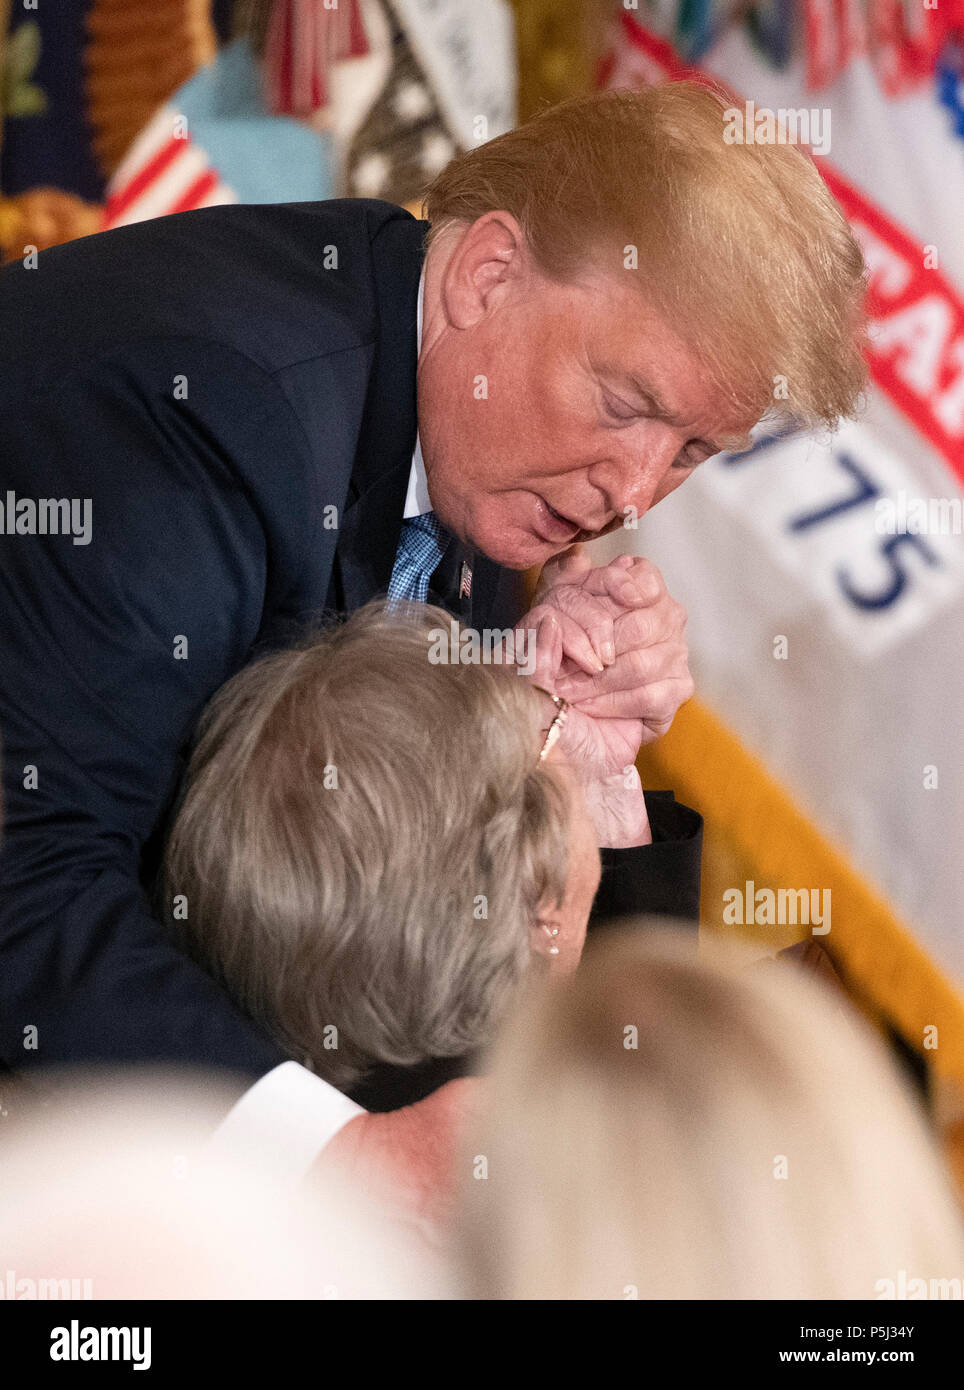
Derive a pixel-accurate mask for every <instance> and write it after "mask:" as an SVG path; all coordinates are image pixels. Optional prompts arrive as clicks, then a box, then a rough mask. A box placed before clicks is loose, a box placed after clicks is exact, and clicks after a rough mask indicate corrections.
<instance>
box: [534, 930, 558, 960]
mask: <svg viewBox="0 0 964 1390" xmlns="http://www.w3.org/2000/svg"><path fill="white" fill-rule="evenodd" d="M538 925H539V926H540V927H541V928H542V930H543V931H544V932H545V934H546V936H548V938H549V940H550V941H551V942H552V945H551V946H550V947H549V955H550V956H557V955H558V954H559V947H558V946H557V945H556V942H555V939H556V937H557V936H558V935H559V928H558V927H550V925H549V923H548V922H540V923H539V924H538Z"/></svg>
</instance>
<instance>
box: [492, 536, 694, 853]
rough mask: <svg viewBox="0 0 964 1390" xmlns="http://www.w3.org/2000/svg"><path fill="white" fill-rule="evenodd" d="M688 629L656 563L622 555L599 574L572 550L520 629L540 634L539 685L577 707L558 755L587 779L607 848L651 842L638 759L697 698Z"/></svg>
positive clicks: (548, 575) (589, 801) (545, 579)
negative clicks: (689, 701) (684, 706)
mask: <svg viewBox="0 0 964 1390" xmlns="http://www.w3.org/2000/svg"><path fill="white" fill-rule="evenodd" d="M685 624H686V613H685V611H684V609H683V608H682V606H681V605H680V604H678V603H676V602H675V600H674V599H672V598H670V596H669V594H668V593H667V591H666V586H665V584H664V583H663V577H662V575H661V574H660V572H659V570H658V569H656V567H655V566H654V565H652V564H650V562H649V561H648V560H644V559H642V558H634V557H633V556H630V555H622V556H620V557H619V558H618V559H616V560H614V561H613V562H612V563H611V564H609V565H602V566H599V567H597V568H595V569H594V568H593V567H592V565H591V563H590V561H589V558H588V556H587V554H586V553H585V551H584V550H583V548H582V547H581V546H573V547H571V548H570V550H568V551H566V552H564V553H563V554H562V555H560V556H557V557H556V559H555V560H553V561H551V562H550V563H549V564H548V565H547V566H546V568H545V569H544V570H543V574H542V581H541V583H540V586H539V590H538V592H537V594H536V604H535V606H534V608H533V609H532V610H531V612H530V613H529V614H528V615H527V616H526V617H525V618H524V619H523V620H522V622H521V623H520V625H519V626H520V628H528V629H530V630H534V631H535V632H536V662H535V670H534V672H533V675H532V677H531V679H532V681H533V683H534V684H535V685H537V686H541V687H542V688H543V689H545V690H549V691H552V692H553V693H555V694H558V695H563V696H565V698H566V699H567V700H569V701H570V704H571V708H570V712H569V718H568V720H567V721H566V724H565V726H564V728H563V733H562V737H561V739H560V741H559V745H558V748H559V756H560V757H561V758H562V759H563V760H564V761H565V762H567V763H568V764H569V765H570V767H571V768H572V769H573V771H574V772H575V774H576V776H577V778H578V779H579V782H580V784H581V786H582V790H583V795H584V798H585V801H586V805H587V807H588V809H589V812H590V814H591V816H592V818H593V821H594V823H595V826H596V831H597V834H598V836H599V844H600V846H604V845H606V846H612V847H615V848H623V847H627V846H631V845H640V844H648V843H650V841H651V834H650V830H649V821H648V817H647V814H646V808H645V800H644V798H643V791H642V787H641V785H640V781H639V776H638V774H637V772H636V768H635V761H636V756H637V754H638V752H639V749H640V747H641V746H642V744H644V743H650V742H652V741H653V740H654V739H656V738H658V737H659V736H660V734H662V733H665V732H666V730H667V729H668V728H669V726H670V724H671V723H672V722H673V717H674V715H675V714H676V711H677V709H678V708H679V706H680V705H681V704H682V703H683V701H684V700H687V699H689V697H690V695H692V693H693V682H692V679H691V677H690V673H689V665H688V658H687V648H686V642H685V640H684V638H683V628H684V626H685ZM547 713H550V714H551V711H547Z"/></svg>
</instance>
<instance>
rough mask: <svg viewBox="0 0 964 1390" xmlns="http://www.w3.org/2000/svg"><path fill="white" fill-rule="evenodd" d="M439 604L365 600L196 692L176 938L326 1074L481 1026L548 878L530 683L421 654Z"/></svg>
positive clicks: (463, 1035)
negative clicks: (198, 706)
mask: <svg viewBox="0 0 964 1390" xmlns="http://www.w3.org/2000/svg"><path fill="white" fill-rule="evenodd" d="M451 622H452V619H451V617H450V615H449V614H447V613H444V612H442V611H441V610H440V609H436V608H432V607H424V606H423V607H407V606H405V605H395V606H389V605H386V604H384V603H376V604H371V605H369V606H368V607H367V608H364V609H361V610H359V611H358V612H357V613H355V614H354V615H353V616H352V617H351V618H349V619H348V621H347V622H346V623H344V624H343V625H341V626H338V627H334V628H332V629H331V630H330V631H328V632H326V633H324V634H322V635H321V636H316V637H313V638H312V639H311V640H310V641H309V642H307V643H306V644H305V645H303V646H302V647H300V648H299V649H297V650H289V651H282V652H279V653H275V654H273V655H270V656H267V657H264V658H262V659H261V660H259V661H256V662H254V663H253V664H251V665H249V666H248V667H246V668H245V669H244V670H243V671H241V672H240V673H239V674H238V675H236V676H235V677H234V678H233V679H232V680H230V681H229V682H228V683H227V685H225V686H224V687H223V688H222V689H221V690H220V691H219V692H218V694H217V695H216V696H215V697H214V699H213V701H212V702H211V704H210V706H209V707H208V709H207V711H206V712H205V715H204V717H203V721H202V724H201V728H200V734H199V739H198V742H197V745H196V748H195V751H194V754H193V756H192V758H191V762H190V766H189V768H188V772H187V780H186V793H185V795H184V798H183V802H182V804H181V806H180V809H179V811H178V814H177V817H176V820H175V824H174V826H173V829H172V832H171V835H170V837H169V841H168V845H167V850H166V860H165V873H164V884H165V886H164V895H165V907H166V910H167V912H168V913H169V914H171V913H172V908H173V918H174V920H173V923H172V925H173V927H174V928H175V930H176V931H177V933H178V935H179V937H180V938H181V940H182V941H183V942H184V944H185V945H186V946H187V947H188V949H189V950H190V951H191V953H192V954H193V955H195V956H196V957H197V959H198V960H199V961H200V962H201V963H202V964H203V965H204V966H205V967H206V968H207V969H208V970H209V971H210V972H212V973H213V974H214V975H215V976H217V977H218V978H219V979H221V980H222V981H223V982H224V983H225V984H226V986H227V988H228V990H229V992H230V993H231V994H232V995H233V996H234V997H235V998H236V999H237V1000H238V1001H239V1002H240V1004H241V1005H242V1006H243V1007H244V1008H245V1009H246V1010H247V1011H248V1012H249V1013H250V1014H251V1015H252V1016H253V1017H254V1018H255V1019H257V1020H258V1021H260V1022H261V1023H262V1024H264V1025H265V1026H266V1027H267V1028H268V1029H269V1030H270V1031H271V1032H272V1033H274V1035H275V1036H276V1037H278V1038H279V1039H280V1041H281V1042H282V1043H283V1044H284V1045H285V1046H286V1047H287V1049H288V1050H289V1051H290V1053H291V1055H292V1056H294V1057H295V1058H296V1059H297V1060H299V1061H308V1062H309V1063H310V1064H311V1065H312V1066H313V1068H314V1070H315V1071H316V1072H317V1073H318V1074H319V1075H321V1076H324V1077H325V1078H326V1079H327V1080H329V1081H331V1082H332V1083H333V1084H334V1085H336V1086H339V1087H341V1088H342V1089H349V1088H350V1087H351V1086H352V1085H354V1084H355V1083H356V1082H358V1081H359V1080H360V1079H362V1077H363V1076H364V1075H365V1073H366V1071H367V1070H368V1069H369V1068H370V1067H371V1066H372V1065H373V1064H375V1063H388V1064H394V1065H411V1064H415V1063H418V1062H422V1061H425V1060H426V1059H428V1058H433V1057H450V1056H461V1055H463V1054H465V1053H470V1052H472V1051H474V1050H475V1049H477V1048H479V1047H481V1046H483V1045H484V1044H486V1043H487V1042H488V1041H489V1040H490V1038H491V1037H492V1035H493V1031H494V1029H495V1026H496V1023H497V1021H498V1019H499V1018H500V1016H501V1013H502V1010H503V1009H504V1008H505V1006H506V1004H507V1002H508V1000H509V999H510V998H511V996H512V992H513V990H514V987H515V985H516V983H517V982H518V981H519V980H520V978H521V977H522V975H523V973H524V971H525V968H526V965H527V964H528V960H529V932H530V927H531V925H532V923H533V922H534V920H535V917H536V914H537V909H538V906H539V904H540V902H541V901H542V900H543V899H544V898H548V899H550V900H556V899H559V898H561V896H562V893H563V889H564V886H565V879H566V866H567V859H568V827H569V792H568V789H567V787H566V785H565V784H564V783H563V781H562V780H561V779H560V775H559V773H558V771H557V770H554V769H553V768H552V767H551V766H549V765H547V764H546V763H540V762H539V761H538V757H537V755H538V750H539V723H540V719H541V711H540V706H539V699H538V696H537V695H536V693H535V691H534V690H533V688H532V687H531V686H530V685H529V683H528V682H527V681H526V680H525V679H524V678H523V677H522V676H520V675H519V674H517V673H516V671H515V669H514V668H513V667H510V666H506V665H461V664H437V665H433V664H432V663H431V662H430V660H429V652H430V650H431V646H432V644H431V641H430V634H431V633H432V632H433V630H436V629H441V630H442V631H444V632H445V633H446V634H448V632H449V629H450V624H451ZM175 898H177V899H179V900H180V904H181V912H180V915H179V914H178V907H177V903H175ZM185 909H186V912H187V916H186V918H184V910H185Z"/></svg>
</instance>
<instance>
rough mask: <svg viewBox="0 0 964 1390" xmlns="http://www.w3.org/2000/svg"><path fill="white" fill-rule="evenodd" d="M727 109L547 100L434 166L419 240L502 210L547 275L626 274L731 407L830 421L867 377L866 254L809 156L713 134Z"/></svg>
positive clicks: (675, 88) (673, 87)
mask: <svg viewBox="0 0 964 1390" xmlns="http://www.w3.org/2000/svg"><path fill="white" fill-rule="evenodd" d="M730 106H731V101H730V99H729V98H728V97H726V96H725V95H723V94H722V93H721V92H719V91H717V90H715V89H714V88H712V87H709V86H707V85H703V84H700V83H695V82H672V83H663V84H661V85H659V86H654V87H646V88H643V89H641V90H631V91H630V90H622V89H620V90H615V91H607V92H597V93H595V94H593V95H591V96H585V97H577V98H574V99H572V100H570V101H566V102H561V103H560V104H559V105H557V106H553V107H550V108H549V109H547V110H545V111H543V112H541V113H540V114H539V115H537V116H536V117H534V118H533V119H532V120H530V121H528V122H526V123H525V124H524V125H521V126H519V127H517V128H516V129H515V130H511V131H508V132H507V133H506V134H504V135H500V136H498V137H497V138H496V139H494V140H490V141H488V142H487V143H486V144H484V145H481V146H478V147H477V148H475V149H471V150H468V151H466V152H465V153H463V154H460V155H459V156H458V157H457V158H455V159H453V160H452V161H451V162H450V163H449V164H448V165H447V166H446V167H445V169H443V170H442V172H441V173H440V174H439V175H438V177H437V178H436V179H435V180H434V182H433V183H432V184H431V186H430V187H429V189H428V191H427V193H426V196H425V199H424V209H425V214H424V215H425V216H426V217H427V219H428V220H429V222H430V223H431V228H430V231H429V233H428V244H429V245H431V244H432V242H433V241H434V240H435V238H437V237H438V236H440V235H441V234H442V232H443V231H444V229H445V228H447V227H450V226H451V225H452V224H453V223H459V222H466V223H471V222H473V221H475V219H476V218H478V217H480V216H481V215H482V214H483V213H485V212H489V211H492V210H495V209H501V210H504V211H507V212H510V213H511V214H512V215H513V216H514V217H515V218H516V219H517V221H518V222H519V223H520V225H521V226H522V228H523V230H524V232H525V235H526V239H527V243H528V245H529V247H530V249H531V251H532V253H533V255H534V257H535V260H536V262H537V264H538V265H539V266H540V268H541V269H542V270H543V271H544V272H545V273H546V274H547V275H549V276H550V277H552V278H554V279H556V280H559V281H567V280H573V279H575V278H577V277H578V276H579V275H580V274H581V273H583V272H585V271H587V270H595V271H605V272H611V273H612V274H613V275H614V276H623V277H627V278H628V279H629V281H630V283H632V284H633V285H635V286H637V287H638V289H639V291H640V294H641V295H642V296H643V297H644V299H645V300H646V302H647V304H648V305H650V306H651V307H652V308H654V309H655V310H656V311H657V312H659V313H660V314H661V315H662V316H663V317H665V318H666V320H667V321H668V322H669V323H670V324H671V325H672V326H673V327H674V328H675V329H676V330H677V331H678V332H679V333H680V335H681V337H682V338H683V339H684V341H686V342H687V343H688V344H689V345H690V346H691V347H692V348H693V349H694V351H695V352H696V353H697V355H698V357H699V358H700V360H701V362H702V364H703V367H704V370H705V371H706V372H707V374H708V376H709V377H710V378H711V379H712V380H713V381H714V382H716V383H717V384H718V385H720V386H721V387H722V388H723V389H724V391H725V392H726V394H727V395H728V397H729V398H730V400H731V401H732V402H733V404H734V406H737V407H740V408H746V410H747V411H748V412H750V413H752V414H754V415H755V416H756V417H757V418H760V417H762V416H764V415H766V414H768V413H769V414H770V415H775V416H787V417H790V418H792V419H794V420H796V421H799V422H801V423H807V424H816V423H819V422H823V423H825V424H827V425H829V426H831V427H833V426H834V425H835V424H836V423H837V422H838V420H839V419H840V418H841V417H842V416H845V415H848V414H851V413H852V412H853V410H854V409H855V407H856V405H857V402H858V399H859V396H860V392H861V389H862V387H863V384H864V380H865V368H864V363H863V356H862V349H863V346H864V316H863V298H864V290H865V285H864V263H863V258H862V255H861V252H860V248H859V246H858V245H857V242H856V241H855V239H854V237H853V234H852V233H851V231H850V228H849V226H848V224H847V222H846V219H845V218H844V216H843V214H842V212H841V211H840V208H839V207H838V205H837V204H836V202H835V201H834V199H833V198H832V197H831V195H830V193H829V192H828V190H827V188H826V185H825V184H824V182H823V180H822V179H821V178H820V175H819V174H818V172H817V169H816V167H815V165H814V163H813V160H812V159H811V158H810V156H809V155H808V154H806V153H804V152H803V151H802V150H801V149H799V148H797V147H796V146H794V145H792V144H781V143H772V144H760V143H753V144H727V143H726V142H725V141H724V138H723V137H724V129H725V128H726V120H725V112H726V111H727V109H728V108H729V107H730Z"/></svg>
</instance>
